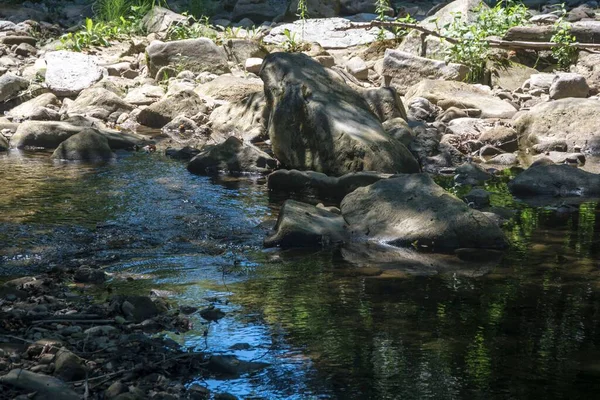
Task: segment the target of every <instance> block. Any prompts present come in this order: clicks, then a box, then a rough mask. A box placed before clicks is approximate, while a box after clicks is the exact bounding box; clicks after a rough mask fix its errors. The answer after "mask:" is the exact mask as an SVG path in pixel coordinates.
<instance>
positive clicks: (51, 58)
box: [45, 50, 105, 96]
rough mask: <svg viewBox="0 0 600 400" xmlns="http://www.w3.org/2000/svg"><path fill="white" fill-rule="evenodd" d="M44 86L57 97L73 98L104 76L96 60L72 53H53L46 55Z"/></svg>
mask: <svg viewBox="0 0 600 400" xmlns="http://www.w3.org/2000/svg"><path fill="white" fill-rule="evenodd" d="M45 60H46V76H45V80H46V85H48V88H49V89H50V90H51V91H52V92H53V93H54V94H56V95H58V96H75V95H77V94H79V92H81V91H82V90H83V89H87V88H89V87H90V86H92V85H93V84H94V83H96V82H98V81H99V80H100V79H102V77H103V76H104V72H105V70H104V68H102V67H100V66H99V65H98V59H97V58H96V57H94V56H90V55H87V54H83V53H76V52H72V51H64V50H60V51H53V52H50V53H47V54H46V57H45Z"/></svg>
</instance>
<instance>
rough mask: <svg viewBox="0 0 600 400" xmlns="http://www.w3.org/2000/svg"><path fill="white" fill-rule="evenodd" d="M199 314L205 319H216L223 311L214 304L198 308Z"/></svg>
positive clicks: (222, 314)
mask: <svg viewBox="0 0 600 400" xmlns="http://www.w3.org/2000/svg"><path fill="white" fill-rule="evenodd" d="M199 314H200V316H201V317H202V318H204V319H205V320H207V321H218V320H220V319H221V318H223V317H224V316H225V313H224V312H223V311H221V310H220V309H218V308H215V307H214V306H211V307H207V308H205V309H203V310H200V313H199Z"/></svg>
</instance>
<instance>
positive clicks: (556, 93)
mask: <svg viewBox="0 0 600 400" xmlns="http://www.w3.org/2000/svg"><path fill="white" fill-rule="evenodd" d="M589 92H590V87H589V86H588V84H587V82H586V80H585V78H584V77H583V76H581V75H579V74H574V73H561V74H558V75H556V77H555V78H554V80H553V81H552V85H550V98H551V99H554V100H558V99H564V98H566V97H587V96H588V94H589Z"/></svg>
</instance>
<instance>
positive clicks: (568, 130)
mask: <svg viewBox="0 0 600 400" xmlns="http://www.w3.org/2000/svg"><path fill="white" fill-rule="evenodd" d="M598 126H600V101H599V100H595V99H578V98H567V99H560V100H556V101H550V102H546V103H540V104H538V105H536V106H534V107H532V108H531V109H530V110H529V111H527V112H524V113H522V114H521V115H520V116H519V117H518V118H517V119H516V120H515V128H516V129H517V133H518V135H519V146H520V147H521V148H522V149H524V148H526V147H531V146H533V145H535V144H538V143H544V142H548V141H556V140H564V141H565V142H566V143H567V149H568V151H571V152H578V151H582V152H584V153H586V154H600V134H599V133H598Z"/></svg>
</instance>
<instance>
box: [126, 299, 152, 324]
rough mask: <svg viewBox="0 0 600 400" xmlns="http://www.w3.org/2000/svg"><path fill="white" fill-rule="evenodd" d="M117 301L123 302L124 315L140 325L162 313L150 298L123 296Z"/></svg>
mask: <svg viewBox="0 0 600 400" xmlns="http://www.w3.org/2000/svg"><path fill="white" fill-rule="evenodd" d="M117 301H120V302H121V311H122V312H123V314H124V315H125V316H126V317H128V318H129V319H132V320H133V321H135V322H138V323H139V322H142V321H145V320H147V319H150V318H152V317H156V316H157V315H158V314H159V313H160V311H159V309H158V307H157V305H156V304H155V303H154V302H153V301H152V299H150V297H148V296H123V297H121V298H117Z"/></svg>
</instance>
